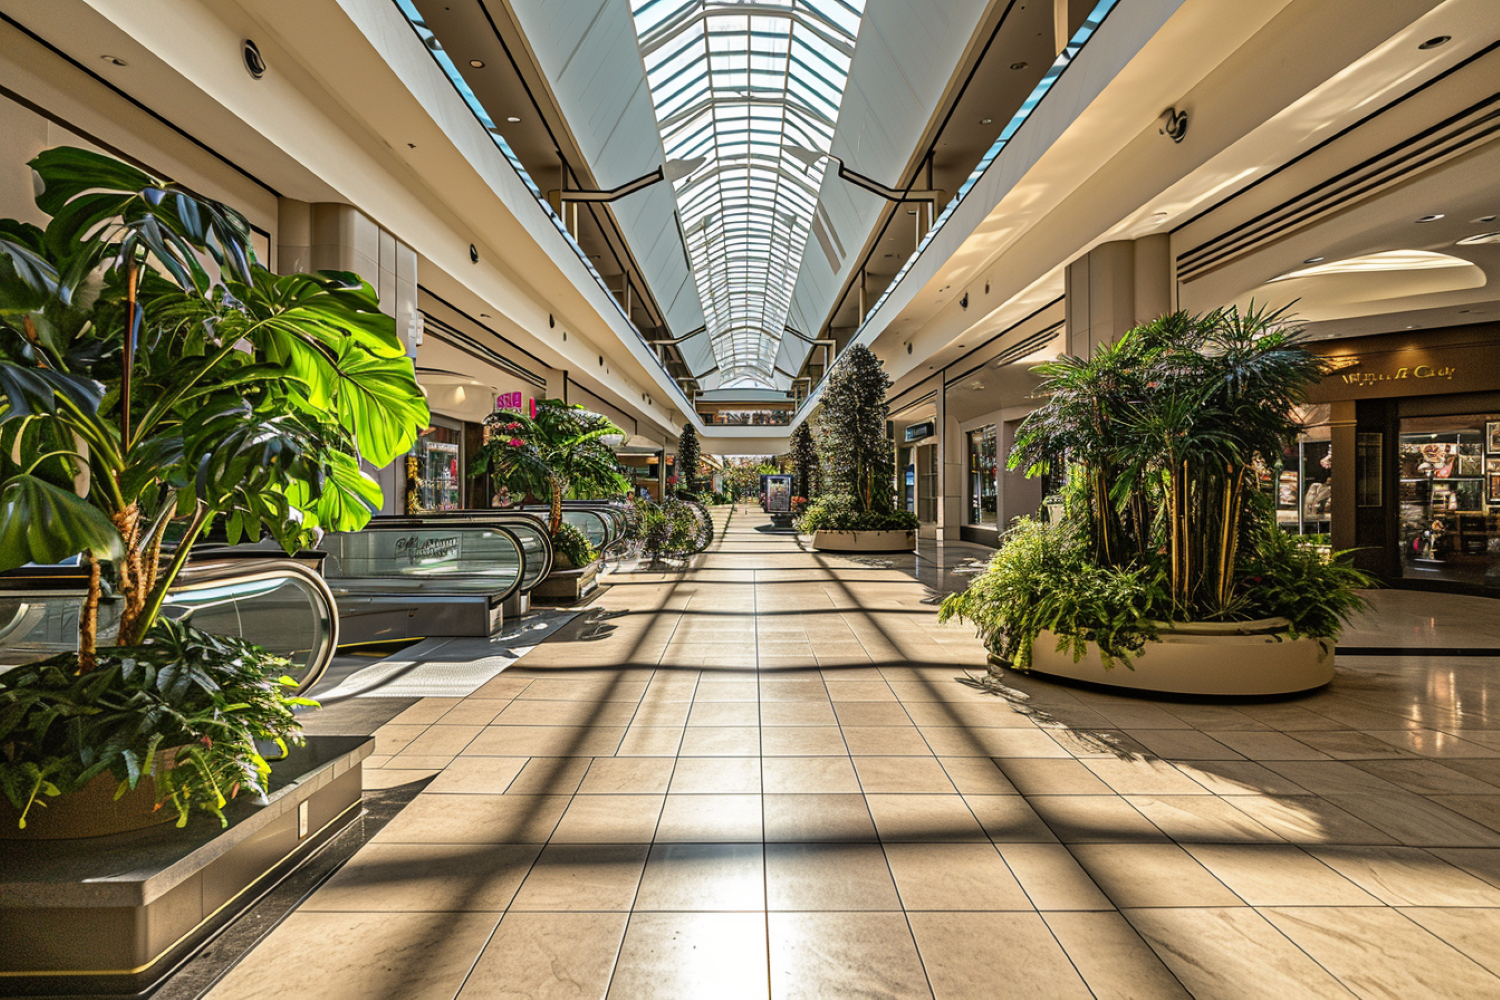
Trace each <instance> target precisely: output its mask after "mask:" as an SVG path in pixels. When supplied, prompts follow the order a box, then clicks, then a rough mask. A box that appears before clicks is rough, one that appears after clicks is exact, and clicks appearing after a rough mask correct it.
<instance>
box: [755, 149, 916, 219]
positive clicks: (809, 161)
mask: <svg viewBox="0 0 1500 1000" xmlns="http://www.w3.org/2000/svg"><path fill="white" fill-rule="evenodd" d="M781 151H782V152H783V153H786V154H787V155H788V156H790V157H791V158H792V159H794V160H797V161H798V162H799V163H801V164H802V165H803V167H804V168H805V169H807V170H809V171H811V170H812V168H813V166H814V164H816V163H817V162H818V161H819V160H822V159H829V160H832V161H833V162H834V163H837V164H838V165H839V177H840V178H841V179H843V180H846V181H848V182H849V183H850V184H853V185H854V186H855V187H861V188H864V189H865V190H866V191H868V192H870V193H871V194H878V195H880V197H882V198H884V199H885V200H886V201H925V202H930V203H931V204H933V205H936V204H937V201H938V198H939V196H940V195H941V192H939V191H897V190H896V189H895V188H888V187H886V186H885V185H884V184H882V183H880V182H879V181H877V180H872V179H871V178H869V177H866V176H865V175H864V174H861V173H856V172H855V171H853V170H850V169H849V168H848V167H847V166H845V165H844V161H843V160H841V159H839V158H838V157H837V156H834V155H833V154H832V153H824V152H820V151H818V150H816V149H807V148H806V147H803V146H792V145H786V146H782V147H781ZM912 214H915V213H912Z"/></svg>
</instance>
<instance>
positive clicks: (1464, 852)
mask: <svg viewBox="0 0 1500 1000" xmlns="http://www.w3.org/2000/svg"><path fill="white" fill-rule="evenodd" d="M1428 853H1429V854H1433V855H1436V856H1437V857H1439V858H1442V859H1443V860H1444V861H1446V862H1448V863H1449V864H1450V865H1456V866H1457V867H1459V868H1462V869H1463V870H1464V871H1466V872H1468V873H1469V874H1470V875H1475V876H1478V877H1479V878H1482V879H1484V880H1485V881H1486V882H1488V883H1489V884H1490V885H1493V886H1500V850H1497V849H1495V848H1493V847H1453V848H1448V847H1432V848H1428Z"/></svg>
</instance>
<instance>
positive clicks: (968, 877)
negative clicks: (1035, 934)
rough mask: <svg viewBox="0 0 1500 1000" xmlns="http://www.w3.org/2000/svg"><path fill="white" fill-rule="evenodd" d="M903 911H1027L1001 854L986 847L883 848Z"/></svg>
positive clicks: (1019, 890) (1028, 904)
mask: <svg viewBox="0 0 1500 1000" xmlns="http://www.w3.org/2000/svg"><path fill="white" fill-rule="evenodd" d="M885 855H886V858H887V860H888V861H889V862H890V866H891V872H892V874H893V875H894V876H895V879H896V890H897V891H898V892H899V893H900V894H901V902H902V904H903V905H904V906H905V907H906V909H907V910H1030V909H1033V908H1034V907H1033V906H1032V903H1031V901H1030V900H1029V899H1027V897H1026V894H1025V893H1024V892H1023V891H1022V890H1021V886H1020V883H1018V882H1017V881H1016V877H1015V876H1014V875H1013V874H1011V870H1010V868H1009V866H1007V865H1006V864H1005V861H1004V859H1003V858H1001V857H1000V852H999V851H997V850H996V849H995V847H994V846H993V845H991V844H989V843H984V844H889V843H888V844H886V845H885Z"/></svg>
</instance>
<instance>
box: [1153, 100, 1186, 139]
mask: <svg viewBox="0 0 1500 1000" xmlns="http://www.w3.org/2000/svg"><path fill="white" fill-rule="evenodd" d="M1160 120H1161V128H1160V129H1158V131H1159V132H1160V133H1161V134H1162V135H1165V136H1170V137H1171V139H1172V141H1173V142H1181V141H1182V140H1183V139H1184V138H1185V137H1186V136H1187V127H1188V116H1187V112H1186V111H1178V110H1177V109H1176V108H1168V109H1167V110H1165V111H1163V112H1162V113H1161V119H1160Z"/></svg>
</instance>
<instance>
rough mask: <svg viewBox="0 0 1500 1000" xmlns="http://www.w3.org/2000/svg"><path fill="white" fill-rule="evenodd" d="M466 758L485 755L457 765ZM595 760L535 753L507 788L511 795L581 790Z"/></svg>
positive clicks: (508, 793)
mask: <svg viewBox="0 0 1500 1000" xmlns="http://www.w3.org/2000/svg"><path fill="white" fill-rule="evenodd" d="M466 759H474V760H483V759H485V758H463V757H460V758H459V759H458V760H456V761H454V762H453V764H454V766H455V767H457V766H458V765H459V764H461V763H463V761H464V760H466ZM501 759H504V758H501ZM593 762H594V761H593V758H592V757H533V758H531V759H530V760H528V761H527V762H526V766H525V767H523V768H521V773H520V774H518V775H516V777H515V780H514V781H512V782H511V783H510V787H508V788H506V789H505V792H506V794H507V795H572V794H573V793H574V792H576V791H578V786H579V784H580V783H582V781H583V776H584V775H585V774H587V773H588V770H589V768H590V767H591V766H592V765H593ZM429 791H431V789H429Z"/></svg>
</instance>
